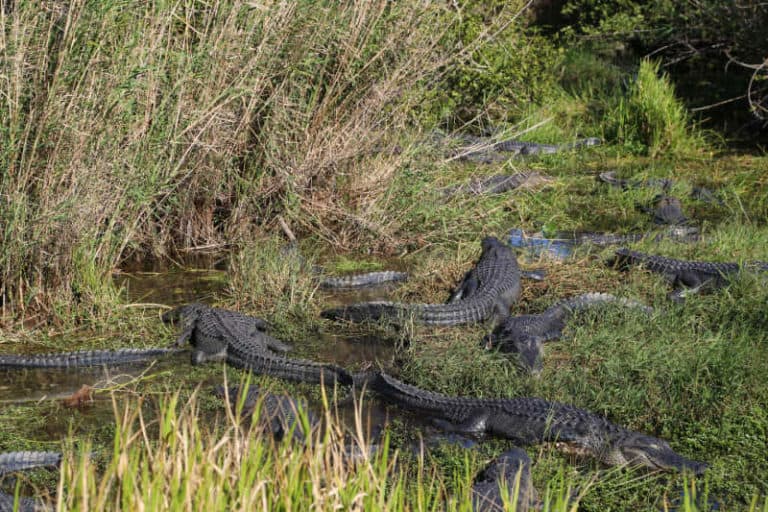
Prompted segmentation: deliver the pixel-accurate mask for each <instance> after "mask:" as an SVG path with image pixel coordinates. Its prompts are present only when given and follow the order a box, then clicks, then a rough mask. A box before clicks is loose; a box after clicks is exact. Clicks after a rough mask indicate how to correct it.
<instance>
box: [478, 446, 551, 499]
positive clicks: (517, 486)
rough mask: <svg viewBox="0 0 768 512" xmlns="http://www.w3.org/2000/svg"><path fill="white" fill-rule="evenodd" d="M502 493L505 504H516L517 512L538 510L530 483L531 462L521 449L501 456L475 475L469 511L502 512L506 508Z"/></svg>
mask: <svg viewBox="0 0 768 512" xmlns="http://www.w3.org/2000/svg"><path fill="white" fill-rule="evenodd" d="M518 475H519V476H518ZM518 482H519V483H518ZM515 491H517V499H515ZM502 492H504V494H506V495H507V496H506V502H507V503H515V505H516V506H515V510H516V511H517V512H528V510H531V508H539V507H538V506H537V505H538V504H537V501H538V500H537V497H536V490H535V489H534V488H533V483H532V481H531V459H530V457H528V454H527V453H525V450H523V449H522V448H512V449H511V450H509V451H506V452H504V453H502V454H501V455H499V456H498V457H496V458H495V459H493V460H492V461H491V462H490V463H489V464H488V465H487V466H486V467H485V469H483V470H482V471H481V472H480V473H478V475H477V476H476V477H475V481H474V483H473V484H472V511H473V512H504V511H505V510H507V508H505V506H504V503H505V497H504V496H502Z"/></svg>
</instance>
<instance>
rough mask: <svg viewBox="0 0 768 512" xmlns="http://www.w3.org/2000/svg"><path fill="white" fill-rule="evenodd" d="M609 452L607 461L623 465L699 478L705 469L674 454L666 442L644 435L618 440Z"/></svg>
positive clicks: (701, 465)
mask: <svg viewBox="0 0 768 512" xmlns="http://www.w3.org/2000/svg"><path fill="white" fill-rule="evenodd" d="M610 452H611V453H609V454H608V456H607V457H606V458H605V459H606V460H608V461H613V459H614V458H621V459H623V461H622V462H623V463H625V464H631V465H640V466H644V467H647V468H650V469H655V470H662V471H669V470H676V471H690V472H691V473H693V474H694V475H696V476H700V475H702V474H704V471H705V470H706V469H707V464H706V463H704V462H698V461H695V460H690V459H686V458H685V457H683V456H682V455H680V454H678V453H677V452H675V451H674V450H673V449H672V448H671V447H670V446H669V444H668V443H667V442H666V441H663V440H661V439H658V438H655V437H652V436H647V435H644V434H638V433H632V434H631V435H630V436H628V437H626V438H625V439H622V440H619V441H618V442H617V443H616V444H615V445H614V446H613V447H612V449H611V450H610Z"/></svg>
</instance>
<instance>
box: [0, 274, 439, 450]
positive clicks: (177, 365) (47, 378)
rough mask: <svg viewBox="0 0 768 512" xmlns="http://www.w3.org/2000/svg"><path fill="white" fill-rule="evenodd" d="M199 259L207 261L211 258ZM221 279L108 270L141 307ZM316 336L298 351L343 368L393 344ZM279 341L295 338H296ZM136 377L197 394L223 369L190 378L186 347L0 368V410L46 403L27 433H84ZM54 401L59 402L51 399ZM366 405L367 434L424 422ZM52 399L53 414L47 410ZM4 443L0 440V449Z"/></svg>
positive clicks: (188, 297) (203, 290) (216, 287)
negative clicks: (95, 362) (149, 356)
mask: <svg viewBox="0 0 768 512" xmlns="http://www.w3.org/2000/svg"><path fill="white" fill-rule="evenodd" d="M205 264H209V265H210V264H212V261H207V262H205ZM226 279H227V275H226V271H225V270H224V269H222V268H215V266H214V268H191V269H190V268H187V269H179V268H165V269H159V270H158V269H157V268H153V267H152V266H134V267H133V268H130V269H128V270H126V271H122V272H120V273H119V274H117V275H116V276H115V282H116V283H117V284H118V285H119V286H122V287H124V288H125V292H126V294H127V298H128V302H129V303H133V304H135V305H137V306H140V305H142V306H146V307H152V306H153V305H157V306H160V305H164V306H170V307H173V306H177V305H181V304H186V303H189V302H194V301H199V302H204V303H215V302H216V297H217V295H219V294H221V293H222V292H223V291H224V290H225V287H226V284H227V280H226ZM392 289H393V286H392V285H385V286H380V287H376V288H362V289H354V290H325V291H323V293H324V296H325V299H327V301H328V302H329V303H334V302H335V303H348V302H356V301H361V300H382V299H386V298H388V297H389V296H390V294H391V293H392ZM315 335H316V336H317V339H316V340H307V342H308V347H312V348H311V349H309V350H310V351H311V353H310V354H306V352H307V350H304V355H305V357H308V358H310V359H313V360H318V361H323V362H330V363H335V364H338V365H341V366H344V367H356V366H359V365H360V364H361V363H363V362H373V363H377V364H379V365H381V366H384V367H391V365H392V361H393V359H394V355H395V346H394V343H393V342H392V341H390V340H382V339H379V338H377V337H375V336H372V335H370V334H366V333H357V334H344V333H341V332H318V333H316V334H315ZM286 341H290V342H291V343H297V344H298V343H301V340H299V341H295V342H294V340H286ZM148 344H151V343H148ZM25 348H26V347H12V346H9V345H5V348H4V350H7V351H9V352H22V351H24V350H23V349H25ZM15 349H19V350H15ZM35 351H36V352H37V351H39V350H35ZM289 355H290V354H289ZM136 379H149V380H152V379H162V381H163V382H168V383H176V384H178V385H182V386H183V385H184V383H189V385H190V386H191V387H194V386H196V385H198V384H200V385H202V387H203V393H205V391H204V390H205V389H206V388H211V389H212V388H213V387H214V386H216V385H219V384H222V383H223V377H222V374H221V373H219V372H213V373H212V374H210V375H206V376H205V377H203V380H202V382H201V381H199V380H198V381H194V380H193V379H194V378H193V377H190V366H189V354H188V353H187V352H183V353H180V354H176V355H173V356H169V357H165V358H161V359H160V360H157V361H155V362H153V363H135V364H130V365H120V366H116V367H111V368H103V367H99V368H96V367H91V368H77V369H29V370H21V371H18V370H13V371H6V370H0V416H2V414H3V412H4V409H6V408H7V407H11V406H13V405H26V406H36V405H43V404H50V405H49V406H47V408H48V411H47V412H41V414H45V415H46V421H45V427H44V428H43V430H42V431H36V432H30V433H29V434H30V439H33V440H35V441H39V442H45V441H51V442H53V443H58V442H59V440H60V439H62V438H64V437H65V436H67V435H68V433H69V432H70V431H71V429H72V428H73V422H74V423H76V424H77V428H76V429H75V432H76V433H82V434H86V435H87V434H88V432H89V431H90V430H91V429H98V428H100V427H102V426H103V425H104V424H105V423H107V422H109V423H112V422H114V410H113V403H112V398H111V394H110V393H109V392H108V391H109V390H110V389H120V388H121V387H123V386H125V387H127V388H128V389H131V387H132V385H131V384H129V383H131V382H132V381H135V380H136ZM126 384H128V385H127V386H126ZM84 385H85V386H89V387H90V388H92V389H93V390H94V391H96V393H95V394H94V395H93V396H94V400H93V401H92V402H89V403H87V405H85V406H83V407H78V408H77V409H68V408H65V407H64V406H63V405H61V403H62V400H64V399H66V398H68V397H71V396H72V395H73V394H74V393H76V392H77V391H78V390H80V389H81V388H82V386H84ZM169 387H170V388H172V386H169ZM115 396H117V397H118V400H119V399H120V397H121V396H125V395H124V394H123V393H117V395H115ZM54 403H55V404H58V405H53V404H54ZM365 404H366V406H365V409H364V413H363V416H364V422H365V427H364V428H365V430H367V431H368V432H370V433H373V434H376V433H378V432H380V431H381V430H382V428H383V426H384V425H385V424H386V423H387V422H388V421H389V419H390V418H391V417H392V415H393V414H394V415H396V416H397V417H398V418H399V420H400V421H401V422H404V423H406V424H409V425H416V424H419V425H421V426H422V427H423V426H425V425H426V424H424V423H423V422H422V421H420V420H419V419H418V418H414V417H412V416H410V415H407V414H402V413H400V412H399V411H393V410H392V408H388V407H386V406H385V405H383V404H381V403H380V402H378V401H376V400H372V399H366V402H365ZM51 406H53V410H54V411H57V412H56V413H53V414H52V413H51V412H50V409H51ZM310 406H311V407H313V408H314V409H316V410H318V411H319V410H320V409H321V406H320V404H319V403H312V402H310ZM222 410H223V407H222ZM339 414H340V417H341V418H342V419H343V420H344V422H345V423H346V424H347V425H348V426H349V427H350V428H353V427H354V416H355V414H354V406H353V405H352V404H351V403H342V404H341V405H340V406H339ZM41 437H43V438H41ZM46 437H47V439H45V438H46ZM3 448H4V447H3V446H0V450H2V449H3Z"/></svg>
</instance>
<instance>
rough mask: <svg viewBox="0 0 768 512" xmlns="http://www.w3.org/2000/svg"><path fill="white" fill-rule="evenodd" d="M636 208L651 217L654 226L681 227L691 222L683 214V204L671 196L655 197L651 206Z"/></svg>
mask: <svg viewBox="0 0 768 512" xmlns="http://www.w3.org/2000/svg"><path fill="white" fill-rule="evenodd" d="M637 208H638V209H639V210H641V211H643V212H645V213H649V214H651V215H653V222H655V223H656V224H667V225H672V226H682V225H685V224H688V223H689V222H690V221H691V220H690V219H689V218H688V217H686V216H685V214H684V213H683V204H682V203H681V202H680V200H679V199H678V198H676V197H673V196H666V195H657V196H656V197H654V198H653V206H651V207H648V206H643V205H638V206H637Z"/></svg>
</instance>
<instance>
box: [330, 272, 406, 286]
mask: <svg viewBox="0 0 768 512" xmlns="http://www.w3.org/2000/svg"><path fill="white" fill-rule="evenodd" d="M407 280H408V273H407V272H396V271H394V270H384V271H380V272H367V273H364V274H351V275H348V276H334V277H331V276H326V277H323V278H322V279H320V287H321V288H363V287H366V286H380V285H383V284H386V283H398V282H402V281H407Z"/></svg>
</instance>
